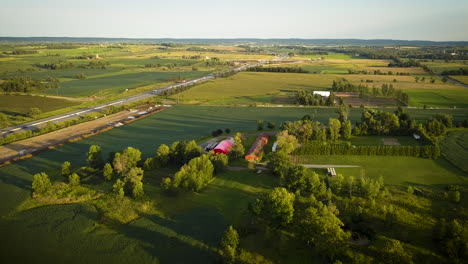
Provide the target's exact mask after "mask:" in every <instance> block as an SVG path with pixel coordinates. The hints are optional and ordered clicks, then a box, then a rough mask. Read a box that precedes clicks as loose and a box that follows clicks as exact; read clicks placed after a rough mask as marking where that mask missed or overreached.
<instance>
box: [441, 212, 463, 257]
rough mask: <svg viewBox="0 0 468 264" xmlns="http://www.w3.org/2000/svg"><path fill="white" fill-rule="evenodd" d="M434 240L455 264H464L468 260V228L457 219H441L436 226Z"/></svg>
mask: <svg viewBox="0 0 468 264" xmlns="http://www.w3.org/2000/svg"><path fill="white" fill-rule="evenodd" d="M433 238H434V240H435V242H436V243H437V244H438V246H439V249H440V250H441V251H442V253H444V254H445V255H446V256H448V257H449V258H450V259H451V260H452V261H453V263H463V261H464V260H466V258H468V228H467V227H466V226H463V225H462V224H461V223H460V222H459V221H458V220H457V219H453V220H451V221H446V220H445V219H444V218H441V219H440V220H439V221H438V222H437V223H436V225H435V226H434V230H433Z"/></svg>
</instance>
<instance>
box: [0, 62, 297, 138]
mask: <svg viewBox="0 0 468 264" xmlns="http://www.w3.org/2000/svg"><path fill="white" fill-rule="evenodd" d="M287 58H288V56H286V55H282V56H278V57H275V58H274V59H272V60H271V61H272V62H274V61H280V60H285V59H287ZM268 62H269V61H259V62H258V63H255V64H243V65H241V66H239V67H237V68H234V69H232V70H228V71H226V72H231V71H233V72H240V71H243V70H245V69H247V68H248V67H255V66H259V65H262V64H266V63H268ZM221 75H222V73H221V74H219V76H221ZM216 77H218V76H215V75H213V74H209V75H207V76H204V77H201V78H198V79H193V80H190V81H187V82H183V83H176V84H172V85H168V86H165V87H162V88H159V89H156V90H152V91H149V92H145V93H142V94H138V95H134V96H130V97H126V98H123V99H120V100H116V101H112V102H108V103H105V104H101V105H97V106H94V107H90V108H85V109H80V110H76V111H73V112H69V113H65V114H61V115H56V116H52V117H49V118H44V119H41V120H35V121H32V122H29V123H24V124H21V125H17V126H13V127H8V128H5V129H1V130H0V136H1V137H5V136H7V135H9V134H12V133H19V132H24V131H27V130H34V129H36V128H38V127H40V126H42V125H45V124H46V123H48V122H52V123H57V122H63V121H66V120H70V119H73V118H76V117H79V116H84V115H87V114H90V113H95V112H100V111H102V110H104V109H105V108H106V107H110V106H119V105H122V104H127V103H130V102H134V101H138V100H142V99H145V98H149V97H152V96H155V95H160V94H162V93H163V92H164V91H168V90H171V89H175V88H178V87H183V86H187V85H194V84H197V83H200V82H204V81H207V80H211V79H214V78H216Z"/></svg>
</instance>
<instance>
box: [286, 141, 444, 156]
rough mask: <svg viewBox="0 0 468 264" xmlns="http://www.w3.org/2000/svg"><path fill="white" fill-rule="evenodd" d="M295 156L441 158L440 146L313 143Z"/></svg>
mask: <svg viewBox="0 0 468 264" xmlns="http://www.w3.org/2000/svg"><path fill="white" fill-rule="evenodd" d="M294 154H295V155H366V156H409V157H421V158H428V159H437V158H438V157H440V149H439V147H438V145H435V146H434V145H424V146H351V145H343V144H323V143H319V142H311V143H308V144H305V145H302V146H301V147H300V148H298V149H297V150H296V151H295V152H294Z"/></svg>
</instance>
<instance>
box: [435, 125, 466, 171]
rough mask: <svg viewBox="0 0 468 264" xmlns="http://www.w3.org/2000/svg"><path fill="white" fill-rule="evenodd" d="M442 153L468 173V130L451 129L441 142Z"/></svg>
mask: <svg viewBox="0 0 468 264" xmlns="http://www.w3.org/2000/svg"><path fill="white" fill-rule="evenodd" d="M440 148H441V150H442V154H443V155H444V157H445V158H447V160H449V161H450V162H451V163H452V164H453V165H455V166H457V167H458V168H459V169H461V170H463V171H465V172H467V173H468V131H467V130H466V129H463V130H453V131H449V132H448V134H447V137H446V138H445V139H444V140H442V141H441V142H440Z"/></svg>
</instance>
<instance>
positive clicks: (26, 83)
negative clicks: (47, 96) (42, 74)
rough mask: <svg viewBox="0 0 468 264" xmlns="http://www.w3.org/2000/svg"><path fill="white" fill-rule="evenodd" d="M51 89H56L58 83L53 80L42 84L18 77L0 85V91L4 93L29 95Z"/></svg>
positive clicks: (38, 81)
mask: <svg viewBox="0 0 468 264" xmlns="http://www.w3.org/2000/svg"><path fill="white" fill-rule="evenodd" d="M53 88H58V81H57V80H55V79H54V80H52V81H51V82H42V81H40V80H34V79H31V78H28V77H18V78H13V79H9V80H6V81H4V82H2V83H0V89H1V90H2V91H3V92H6V93H10V92H20V93H29V92H34V91H41V90H45V89H53Z"/></svg>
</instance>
